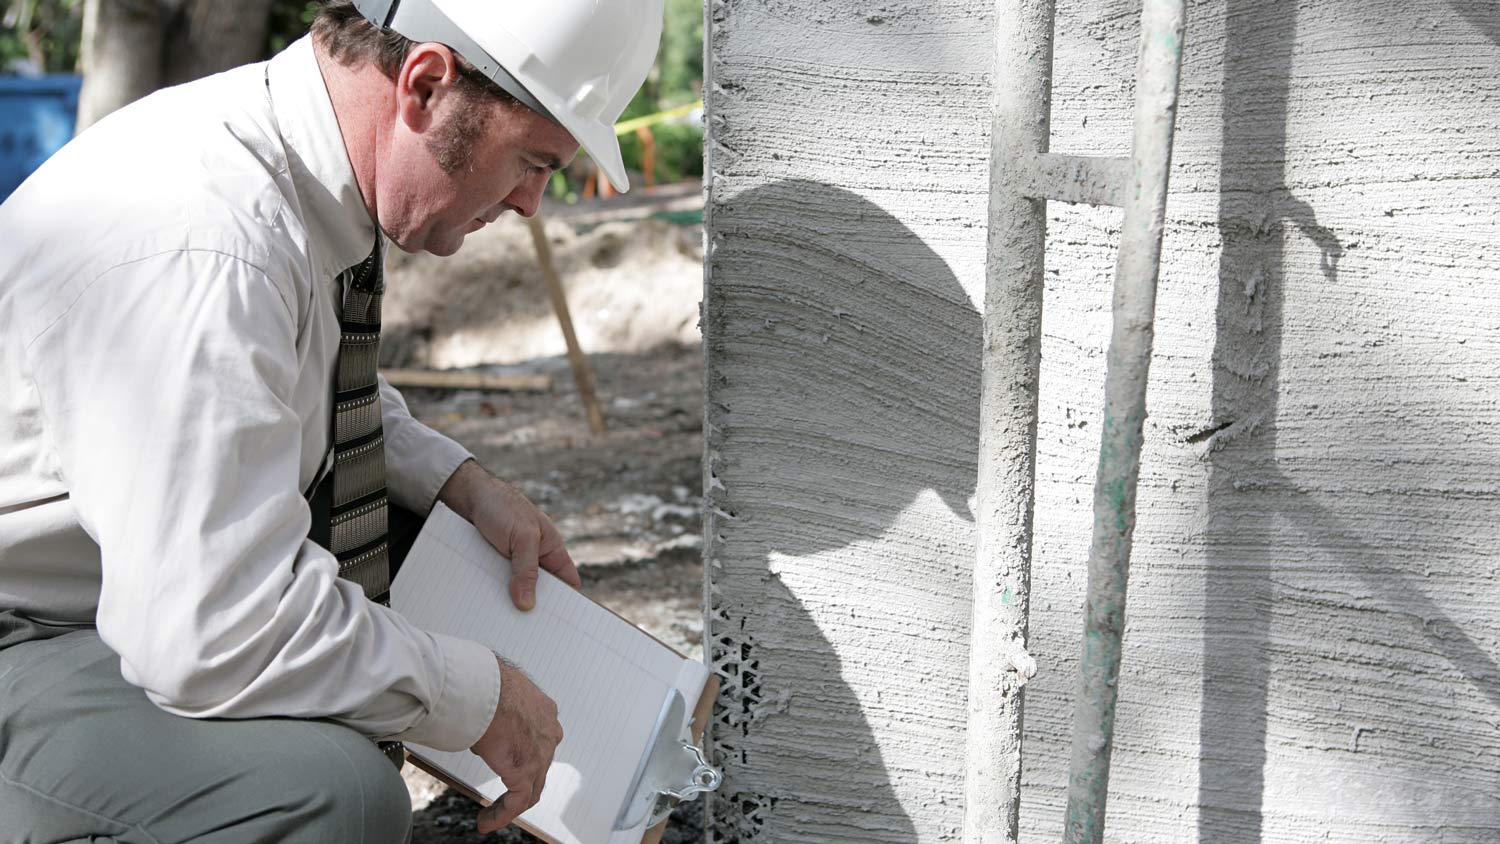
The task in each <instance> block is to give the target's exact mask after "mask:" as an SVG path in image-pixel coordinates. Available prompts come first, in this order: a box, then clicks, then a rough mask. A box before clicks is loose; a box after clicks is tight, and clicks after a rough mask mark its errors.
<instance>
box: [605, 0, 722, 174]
mask: <svg viewBox="0 0 1500 844" xmlns="http://www.w3.org/2000/svg"><path fill="white" fill-rule="evenodd" d="M702 95H703V0H667V17H666V20H665V21H664V22H663V24H662V32H661V51H660V52H659V53H657V55H656V64H655V66H653V67H652V68H651V72H650V73H649V74H648V75H647V76H646V84H644V85H642V86H641V89H640V90H639V91H637V92H636V95H635V98H634V99H632V100H631V101H630V105H628V106H626V107H625V113H624V114H622V115H621V116H620V119H621V120H628V119H630V118H632V117H643V116H645V115H648V114H655V113H656V112H658V111H664V110H666V109H669V108H672V107H674V106H680V105H687V104H688V103H691V102H693V101H695V100H697V99H698V98H699V97H701V96H702ZM651 131H652V134H653V135H654V136H655V138H656V179H657V181H658V182H674V181H678V180H681V179H683V178H687V177H695V178H696V177H699V176H702V175H703V130H702V129H701V128H700V127H698V126H694V125H690V124H687V123H682V122H673V123H658V124H657V125H656V126H654V127H652V130H651ZM620 154H621V155H622V156H623V157H624V159H625V167H626V168H627V169H629V170H633V171H636V172H641V169H642V163H643V161H642V144H641V142H640V140H639V139H637V138H636V137H635V136H634V135H626V136H625V137H622V138H620Z"/></svg>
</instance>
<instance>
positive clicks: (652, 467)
mask: <svg viewBox="0 0 1500 844" xmlns="http://www.w3.org/2000/svg"><path fill="white" fill-rule="evenodd" d="M697 197H698V193H697V188H696V186H695V185H686V186H681V187H675V188H673V189H667V190H664V191H662V192H660V193H658V194H656V195H652V196H631V197H628V198H620V199H618V200H615V201H612V202H596V203H593V204H591V205H580V206H572V207H567V208H562V207H554V208H551V209H544V216H546V217H547V218H548V222H547V226H546V231H547V236H548V239H549V241H550V242H551V244H552V248H553V250H554V252H555V253H556V261H557V266H558V270H559V273H560V275H561V276H562V279H563V282H564V285H565V286H566V287H567V289H568V298H569V302H570V303H571V306H572V309H573V319H574V321H575V323H576V324H577V325H578V330H579V337H580V341H581V342H582V344H583V347H584V350H585V351H586V352H587V353H588V360H589V363H590V365H591V367H592V369H593V372H594V378H595V381H596V385H597V391H598V397H599V402H600V405H601V409H602V411H603V415H604V418H605V421H606V424H607V426H608V432H607V433H605V434H604V435H602V436H593V435H591V434H590V432H589V429H588V425H587V423H586V421H585V416H584V413H583V405H582V402H581V399H580V397H579V394H578V391H577V389H576V387H575V385H574V382H573V378H572V375H571V374H570V371H569V366H568V361H567V358H566V357H565V356H564V355H563V354H562V353H563V341H562V337H561V333H560V331H559V330H558V328H557V324H556V321H555V320H554V319H553V318H552V316H551V312H550V310H549V306H548V304H547V294H546V289H545V287H544V286H543V282H542V276H541V273H540V272H539V270H538V269H537V265H536V258H535V252H534V251H533V249H532V246H531V242H530V237H529V234H528V232H527V230H526V226H525V224H524V223H523V222H522V221H520V220H516V219H502V220H501V221H500V222H499V223H497V224H495V225H493V226H491V227H488V228H487V229H485V230H484V231H481V232H479V233H477V234H475V235H471V236H470V240H469V242H468V243H467V244H466V245H465V247H464V249H463V250H462V251H461V252H460V253H459V254H458V255H457V256H454V257H453V258H451V259H445V260H441V261H440V260H437V259H433V258H431V257H430V256H393V259H392V262H391V272H390V274H389V282H388V299H387V301H388V302H389V304H388V305H387V315H386V322H387V324H390V325H393V326H395V327H396V328H395V331H394V332H392V334H393V340H392V342H391V344H390V345H389V346H388V347H387V348H385V349H383V353H382V359H383V361H384V363H385V364H386V365H389V366H404V367H412V366H416V367H432V368H466V369H470V370H472V371H476V372H483V373H487V374H527V375H546V376H550V377H551V380H552V389H551V390H550V391H548V392H484V393H481V392H476V391H457V392H455V391H448V390H429V389H420V388H406V389H405V390H404V391H403V392H404V393H405V395H406V398H407V401H408V403H409V404H410V406H411V410H412V412H413V413H414V414H415V415H416V416H417V418H419V419H421V420H422V421H424V422H426V423H427V424H429V425H431V426H432V427H434V428H436V429H438V430H440V431H443V432H444V433H446V434H448V435H449V436H451V437H453V438H454V439H455V440H457V441H458V442H460V443H462V444H463V445H465V446H466V447H468V448H469V449H470V450H471V451H472V452H473V453H474V455H475V456H476V457H477V458H478V459H479V460H480V461H481V462H482V463H484V465H485V466H487V467H488V468H489V469H490V470H491V471H493V472H495V473H496V474H498V475H500V476H501V477H503V478H505V479H506V480H508V481H509V482H511V483H512V484H514V485H515V486H517V487H518V488H519V489H521V490H522V491H523V492H524V493H526V495H527V496H528V497H530V498H531V500H532V501H534V502H536V504H537V505H538V506H539V507H541V508H542V509H543V510H544V511H545V512H546V513H547V514H548V515H549V516H550V517H551V518H552V520H553V521H554V522H555V523H556V524H557V526H558V529H559V530H560V531H561V532H562V534H563V537H564V539H565V540H566V542H567V544H568V548H569V550H570V552H571V553H572V555H573V558H574V559H575V560H576V561H577V562H578V564H579V569H580V572H581V574H582V578H583V584H584V591H585V592H586V593H587V594H588V595H589V596H590V597H592V598H595V599H596V600H598V601H600V602H602V603H604V604H605V605H607V606H609V607H610V608H611V609H614V610H615V611H616V612H618V613H620V614H621V615H623V616H624V617H626V618H628V619H630V620H631V621H634V622H635V623H636V624H638V625H639V626H640V627H641V628H643V629H644V630H646V631H647V632H649V633H651V634H652V635H653V636H656V637H657V638H658V639H661V640H662V641H664V642H666V643H668V644H670V645H672V646H673V647H675V648H677V649H678V650H680V651H682V652H684V653H687V654H689V655H691V656H694V657H699V656H701V654H702V627H703V625H702V611H701V608H700V607H701V599H702V583H703V573H702V571H703V570H702V564H701V556H700V548H701V544H702V539H701V526H702V511H701V488H702V480H701V470H700V466H701V459H702V453H703V409H702V394H703V389H702V358H701V351H700V349H699V347H698V345H697V310H698V301H699V298H700V295H699V294H700V290H701V272H702V271H701V245H700V238H701V236H700V231H701V229H700V226H699V225H698V224H697V219H695V217H696V214H695V211H696V209H698V208H701V202H699V201H698V199H697ZM403 776H404V777H405V779H406V782H407V786H408V788H409V789H410V790H411V795H412V808H413V810H414V825H413V832H412V842H413V844H429V842H444V844H468V842H480V841H484V842H507V844H511V843H512V842H531V841H536V840H538V839H536V838H534V837H532V836H531V835H529V834H527V833H525V832H524V831H522V830H520V829H518V828H516V827H514V826H512V827H509V828H507V829H505V830H502V831H501V832H498V833H493V834H491V835H481V834H479V832H478V831H477V829H476V827H475V821H474V817H475V813H476V812H477V811H478V807H477V805H476V804H474V803H473V802H472V801H470V800H469V799H468V798H466V797H464V796H462V795H460V794H457V793H455V792H453V791H451V790H449V789H447V788H445V787H444V786H443V785H442V784H441V783H439V782H437V781H436V780H434V779H432V778H431V777H429V776H427V775H426V774H424V773H422V772H421V771H418V770H416V769H415V768H414V767H412V766H411V765H407V766H406V769H405V770H404V771H403ZM701 839H702V814H701V811H700V810H699V805H698V804H693V805H691V806H687V807H682V808H680V809H679V810H678V812H677V813H676V814H674V816H673V818H672V820H671V821H670V822H669V824H668V829H667V833H666V835H665V836H664V837H663V841H665V842H669V844H679V843H680V842H687V841H698V840H701Z"/></svg>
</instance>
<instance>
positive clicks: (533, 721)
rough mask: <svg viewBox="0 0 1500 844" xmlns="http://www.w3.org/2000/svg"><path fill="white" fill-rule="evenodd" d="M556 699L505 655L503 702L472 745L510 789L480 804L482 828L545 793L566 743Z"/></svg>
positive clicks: (489, 828) (502, 822) (497, 824)
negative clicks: (489, 802)
mask: <svg viewBox="0 0 1500 844" xmlns="http://www.w3.org/2000/svg"><path fill="white" fill-rule="evenodd" d="M562 740H563V729H562V724H559V723H558V721H557V704H555V703H553V702H552V698H550V697H547V695H545V694H543V693H542V690H541V689H538V688H537V687H536V685H535V684H534V683H532V682H531V680H530V678H528V677H527V676H526V675H525V674H522V673H521V669H519V668H516V667H515V666H514V665H511V664H510V663H508V662H506V661H505V660H503V659H502V660H500V705H499V706H496V707H495V717H494V718H492V719H491V720H490V726H489V728H488V729H486V730H485V731H484V735H482V736H480V737H479V741H477V742H474V746H473V747H471V748H469V749H470V750H472V751H474V754H475V755H476V756H478V757H479V758H480V759H483V760H484V763H485V764H486V765H489V766H490V770H492V771H494V772H495V773H497V774H499V775H500V779H501V781H503V782H504V783H505V794H503V795H501V797H500V799H499V800H498V801H496V802H495V803H494V804H493V805H491V806H490V807H489V808H487V809H480V810H479V817H478V821H479V831H480V832H481V833H484V834H489V833H491V832H494V831H495V830H497V829H500V828H502V827H504V826H506V825H508V824H510V822H511V821H514V820H515V819H516V818H517V817H519V816H520V814H521V813H522V812H524V811H526V810H527V809H530V808H531V807H532V806H534V805H536V801H537V800H539V799H541V796H542V786H544V785H546V783H547V769H548V768H550V767H552V755H553V753H555V752H556V751H557V746H558V745H559V744H561V743H562Z"/></svg>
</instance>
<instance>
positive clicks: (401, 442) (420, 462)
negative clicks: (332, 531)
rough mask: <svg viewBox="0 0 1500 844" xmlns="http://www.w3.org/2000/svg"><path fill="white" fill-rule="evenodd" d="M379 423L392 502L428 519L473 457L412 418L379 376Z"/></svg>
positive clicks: (395, 391) (395, 390) (388, 489)
mask: <svg viewBox="0 0 1500 844" xmlns="http://www.w3.org/2000/svg"><path fill="white" fill-rule="evenodd" d="M380 422H381V426H382V427H383V429H384V431H385V443H386V449H385V470H386V478H385V481H386V490H387V492H388V493H389V494H390V497H391V500H392V501H394V502H395V503H397V504H399V505H401V506H402V507H405V508H406V509H408V510H411V511H412V512H414V513H417V514H419V515H422V516H425V515H427V514H428V513H429V512H431V511H432V504H433V502H434V501H436V500H437V494H438V491H439V490H441V489H442V488H443V484H445V483H447V482H448V478H450V477H452V475H453V473H454V472H455V471H456V470H457V469H458V467H459V466H461V465H462V464H463V462H464V461H465V460H468V459H470V458H472V457H473V456H474V455H472V454H470V453H469V450H468V449H466V448H464V447H463V446H461V445H459V444H458V443H456V442H454V441H453V440H451V439H449V438H448V437H446V436H443V435H442V434H440V433H438V432H437V431H434V430H432V429H431V428H429V427H427V426H426V425H423V424H422V423H421V422H418V421H417V420H416V419H415V418H413V417H412V415H411V411H410V410H408V409H407V407H406V399H405V398H404V397H403V396H402V395H401V392H400V391H399V390H397V389H396V388H395V387H392V386H391V385H390V384H389V383H387V382H386V380H385V376H384V375H382V376H380Z"/></svg>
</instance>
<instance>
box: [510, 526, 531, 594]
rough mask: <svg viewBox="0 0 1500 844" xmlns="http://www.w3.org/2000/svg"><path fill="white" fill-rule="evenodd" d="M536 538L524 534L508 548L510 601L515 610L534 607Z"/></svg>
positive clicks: (526, 533) (527, 533) (529, 534)
mask: <svg viewBox="0 0 1500 844" xmlns="http://www.w3.org/2000/svg"><path fill="white" fill-rule="evenodd" d="M536 579H537V537H536V535H535V534H532V533H530V532H524V533H522V535H521V536H519V537H517V538H516V540H515V541H514V542H513V543H512V544H511V548H510V599H511V601H513V602H514V603H515V605H516V608H517V609H520V610H522V611H525V610H529V609H531V608H532V607H535V606H536Z"/></svg>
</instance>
